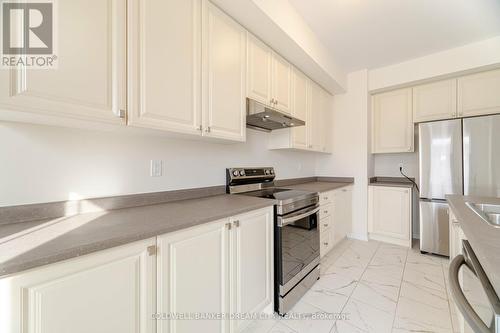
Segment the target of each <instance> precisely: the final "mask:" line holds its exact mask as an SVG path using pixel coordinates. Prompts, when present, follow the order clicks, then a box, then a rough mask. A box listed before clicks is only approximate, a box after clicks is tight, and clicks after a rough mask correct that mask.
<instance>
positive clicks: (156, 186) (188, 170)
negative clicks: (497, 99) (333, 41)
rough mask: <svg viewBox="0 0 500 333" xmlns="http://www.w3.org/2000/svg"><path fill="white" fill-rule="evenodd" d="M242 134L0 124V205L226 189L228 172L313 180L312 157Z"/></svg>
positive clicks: (252, 133) (255, 134)
mask: <svg viewBox="0 0 500 333" xmlns="http://www.w3.org/2000/svg"><path fill="white" fill-rule="evenodd" d="M247 134H248V139H247V143H242V144H216V143H207V142H202V141H190V140H179V139H171V138H165V137H156V136H147V135H143V134H129V133H122V132H120V133H114V132H96V131H86V130H77V129H67V128H59V127H50V126H40V125H28V124H14V123H5V122H0V142H1V143H2V146H1V152H0V206H10V205H17V204H28V203H38V202H49V201H59V200H67V199H77V198H90V197H100V196H111V195H119V194H129V193H142V192H156V191H166V190H174V189H182V188H193V187H203V186H212V185H224V184H225V168H226V167H237V166H274V167H275V168H276V172H277V174H278V178H280V179H282V178H295V177H306V176H314V174H315V156H316V155H314V154H310V153H298V152H284V151H269V150H267V137H268V134H267V133H263V132H255V131H251V130H249V131H248V132H247ZM151 159H159V160H163V161H164V175H163V176H162V177H157V178H153V177H150V175H149V170H150V160H151ZM330 175H335V174H333V173H332V174H330Z"/></svg>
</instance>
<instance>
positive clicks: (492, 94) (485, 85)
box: [458, 69, 500, 117]
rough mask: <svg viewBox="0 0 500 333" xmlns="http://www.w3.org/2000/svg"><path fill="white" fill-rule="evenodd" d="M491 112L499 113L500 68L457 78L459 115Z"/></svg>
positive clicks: (465, 115) (476, 114) (466, 115)
mask: <svg viewBox="0 0 500 333" xmlns="http://www.w3.org/2000/svg"><path fill="white" fill-rule="evenodd" d="M492 113H500V69H498V70H494V71H489V72H483V73H478V74H473V75H468V76H464V77H461V78H459V79H458V114H459V116H460V117H468V116H478V115H483V114H492Z"/></svg>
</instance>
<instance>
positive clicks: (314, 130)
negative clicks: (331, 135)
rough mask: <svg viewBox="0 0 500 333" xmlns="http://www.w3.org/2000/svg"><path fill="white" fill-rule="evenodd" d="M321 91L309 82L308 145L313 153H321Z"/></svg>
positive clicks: (322, 141)
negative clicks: (309, 124)
mask: <svg viewBox="0 0 500 333" xmlns="http://www.w3.org/2000/svg"><path fill="white" fill-rule="evenodd" d="M323 107H324V102H323V91H322V89H321V87H320V86H318V85H317V84H316V83H315V82H311V110H310V123H311V127H310V145H309V147H310V148H311V149H312V150H314V151H322V145H323V144H324V140H323V129H324V126H323V124H322V123H321V119H322V117H323V115H322V113H323Z"/></svg>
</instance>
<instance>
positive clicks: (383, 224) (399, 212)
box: [368, 186, 411, 246]
mask: <svg viewBox="0 0 500 333" xmlns="http://www.w3.org/2000/svg"><path fill="white" fill-rule="evenodd" d="M368 195H369V200H368V231H369V232H370V233H372V234H375V235H379V236H382V237H386V239H385V240H386V241H388V242H390V241H391V239H393V240H394V242H396V243H398V244H400V245H408V246H410V244H411V237H410V230H411V228H410V227H411V193H410V189H408V188H404V187H386V186H369V188H368Z"/></svg>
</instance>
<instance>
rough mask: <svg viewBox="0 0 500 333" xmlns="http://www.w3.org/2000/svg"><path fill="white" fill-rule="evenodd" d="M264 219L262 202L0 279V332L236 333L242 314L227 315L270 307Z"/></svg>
mask: <svg viewBox="0 0 500 333" xmlns="http://www.w3.org/2000/svg"><path fill="white" fill-rule="evenodd" d="M273 221H274V219H273V208H272V207H268V208H264V209H260V210H255V211H252V212H249V213H245V214H242V215H239V216H235V217H231V218H227V219H223V220H219V221H215V222H211V223H207V224H203V225H200V226H196V227H192V228H189V229H186V230H181V231H178V232H173V233H169V234H166V235H163V236H159V237H156V238H151V239H148V240H144V241H139V242H136V243H132V244H129V245H124V246H120V247H116V248H113V249H110V250H105V251H101V252H98V253H94V254H89V255H86V256H82V257H80V258H76V259H71V260H67V261H64V262H60V263H55V264H51V265H48V266H44V267H41V268H36V269H32V270H30V271H26V272H21V273H19V274H15V275H12V276H7V277H5V278H2V279H0V296H1V297H0V332H1V333H21V332H22V333H67V332H71V333H89V332H92V333H115V332H119V333H154V332H158V333H167V332H168V333H192V332H206V333H226V332H228V333H234V332H240V331H241V330H243V329H244V328H245V325H246V324H248V323H250V322H251V320H238V318H237V317H236V318H237V319H235V320H229V316H230V315H233V317H235V316H234V315H235V314H240V313H242V314H254V313H255V314H258V313H261V312H272V305H273V251H274V249H273V225H274V223H273ZM183 316H184V318H182V317H183ZM186 316H191V317H186ZM210 316H212V317H210ZM217 316H219V317H217ZM220 316H225V317H220ZM181 318H182V319H181ZM186 318H188V319H186ZM189 318H198V319H195V320H190V319H189ZM214 318H215V319H214ZM218 318H220V320H217V319H218ZM241 319H246V318H241Z"/></svg>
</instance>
